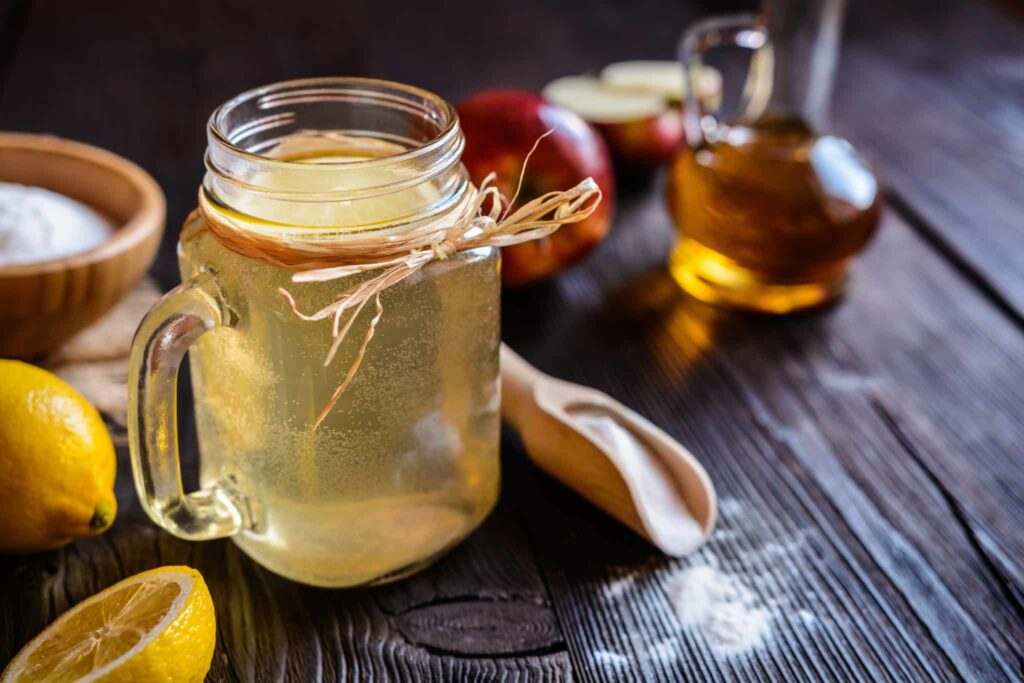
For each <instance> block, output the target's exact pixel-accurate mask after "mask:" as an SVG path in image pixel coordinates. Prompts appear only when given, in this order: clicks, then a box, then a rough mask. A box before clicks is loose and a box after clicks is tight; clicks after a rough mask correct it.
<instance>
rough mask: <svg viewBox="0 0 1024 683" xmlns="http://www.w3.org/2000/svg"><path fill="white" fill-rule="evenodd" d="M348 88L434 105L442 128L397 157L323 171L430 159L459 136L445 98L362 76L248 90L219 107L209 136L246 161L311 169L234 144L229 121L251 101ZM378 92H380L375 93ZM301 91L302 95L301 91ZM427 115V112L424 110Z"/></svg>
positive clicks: (289, 82) (337, 164) (376, 96)
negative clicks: (278, 95) (282, 95)
mask: <svg viewBox="0 0 1024 683" xmlns="http://www.w3.org/2000/svg"><path fill="white" fill-rule="evenodd" d="M345 86H349V87H351V88H353V89H357V90H361V91H362V92H363V93H364V98H365V99H368V100H372V99H380V100H389V99H390V100H392V101H394V102H396V103H397V102H398V97H396V96H391V97H389V96H387V95H385V94H384V93H385V91H389V90H390V91H395V92H396V93H399V94H401V95H405V96H406V98H407V103H408V102H412V101H413V100H412V98H421V99H422V100H424V101H426V102H429V103H431V104H432V105H433V106H434V108H435V110H436V111H437V112H438V113H439V114H442V115H443V116H444V121H443V126H441V130H440V132H439V133H437V134H436V135H435V136H434V137H433V138H431V139H429V140H427V141H425V142H422V143H420V144H417V145H415V146H413V147H410V148H409V149H407V150H405V151H402V152H398V153H396V154H388V155H384V156H380V157H374V158H371V159H360V160H354V161H352V160H349V161H338V162H326V163H319V164H317V165H318V166H321V167H323V168H324V169H331V168H338V167H342V166H344V167H346V168H352V169H358V168H369V167H374V166H380V165H384V164H395V163H403V162H411V161H414V160H416V159H418V158H420V157H423V156H427V155H429V154H432V153H434V152H436V151H437V150H438V148H440V147H444V146H445V145H446V144H449V143H450V142H451V140H452V138H454V137H457V136H458V135H459V117H458V114H457V113H456V111H455V107H453V106H452V105H451V104H450V103H449V102H448V101H447V100H445V99H444V98H443V97H441V96H439V95H437V94H435V93H432V92H430V91H429V90H425V89H423V88H419V87H417V86H414V85H407V84H405V83H399V82H397V81H389V80H385V79H378V78H364V77H359V76H325V77H316V78H297V79H292V80H287V81H278V82H275V83H270V84H268V85H263V86H259V87H257V88H252V89H250V90H246V91H244V92H242V93H240V94H238V95H235V96H234V97H232V98H231V99H229V100H227V101H226V102H224V103H223V104H221V105H220V106H218V107H217V108H216V109H215V110H214V111H213V114H211V115H210V118H209V120H208V122H207V126H206V128H207V133H208V135H209V138H210V141H211V142H216V143H217V144H218V145H220V146H222V147H224V148H225V150H226V151H228V152H230V153H232V154H237V155H239V156H241V157H242V158H244V159H247V160H249V161H251V162H258V163H260V164H265V165H269V166H280V167H283V168H294V167H295V166H298V165H304V166H307V167H308V164H301V162H299V161H296V160H288V159H280V158H275V157H272V156H267V155H264V154H260V153H258V152H253V151H251V150H249V149H246V148H245V147H243V146H241V145H239V144H236V143H235V142H233V141H232V139H231V137H230V133H228V132H226V131H225V124H226V118H227V117H228V115H229V114H231V112H233V111H234V110H235V109H237V108H238V107H239V106H241V105H243V104H246V103H248V102H251V101H252V100H254V99H256V100H262V99H265V98H268V97H269V98H273V97H274V95H275V94H278V93H286V92H292V91H296V90H298V89H306V88H325V89H331V88H333V89H337V88H343V87H345ZM374 89H377V92H375V91H374ZM299 92H302V91H301V90H299ZM280 103H281V101H280V100H279V99H272V100H271V101H270V102H268V103H266V104H257V106H259V107H260V108H261V109H263V108H270V107H271V106H278V105H279V104H280ZM424 113H426V110H424Z"/></svg>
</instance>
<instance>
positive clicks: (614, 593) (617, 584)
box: [601, 576, 636, 600]
mask: <svg viewBox="0 0 1024 683" xmlns="http://www.w3.org/2000/svg"><path fill="white" fill-rule="evenodd" d="M634 583H636V577H633V576H624V577H622V578H621V579H614V580H612V581H611V582H610V583H608V584H607V585H605V586H602V587H601V592H603V593H604V597H605V598H607V599H608V600H614V599H616V598H621V597H622V596H623V595H624V594H625V593H626V591H627V590H629V589H630V588H632V586H633V584H634Z"/></svg>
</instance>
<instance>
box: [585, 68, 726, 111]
mask: <svg viewBox="0 0 1024 683" xmlns="http://www.w3.org/2000/svg"><path fill="white" fill-rule="evenodd" d="M698 74H699V75H698V76H697V96H698V97H700V98H701V99H702V100H703V101H704V103H705V104H706V105H709V106H711V107H717V106H718V103H719V101H720V100H721V97H722V74H721V73H719V71H718V69H715V68H714V67H710V66H704V67H701V69H700V71H699V72H698ZM601 83H602V84H604V85H605V86H608V87H610V88H615V89H616V90H623V91H627V90H628V91H629V92H634V93H646V94H648V95H660V96H661V97H664V98H665V99H666V100H668V101H669V102H671V103H673V104H681V103H682V101H683V99H684V98H685V97H686V81H685V79H684V78H683V65H682V64H680V63H679V62H673V61H668V60H653V59H638V60H634V61H629V62H616V63H615V64H609V65H608V66H606V67H605V68H604V69H603V70H602V71H601Z"/></svg>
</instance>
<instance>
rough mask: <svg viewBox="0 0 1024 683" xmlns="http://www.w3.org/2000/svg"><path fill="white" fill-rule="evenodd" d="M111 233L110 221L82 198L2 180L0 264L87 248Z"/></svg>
mask: <svg viewBox="0 0 1024 683" xmlns="http://www.w3.org/2000/svg"><path fill="white" fill-rule="evenodd" d="M110 233H111V229H110V223H109V222H108V221H107V220H106V219H104V218H103V216H101V215H100V214H98V213H96V212H95V211H93V210H92V209H90V208H89V207H88V206H86V205H85V204H82V203H81V202H77V201H75V200H74V199H71V198H70V197H65V196H64V195H62V194H57V193H56V192H51V191H50V190H45V189H43V188H41V187H28V186H25V185H18V184H15V183H4V182H0V266H6V265H13V264H16V263H35V262H38V261H48V260H50V259H55V258H61V257H63V256H70V255H72V254H77V253H80V252H83V251H88V250H89V249H92V248H93V247H96V246H99V245H100V244H102V243H103V242H105V241H106V240H107V239H108V238H109V237H110Z"/></svg>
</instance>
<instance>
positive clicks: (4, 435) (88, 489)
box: [0, 360, 117, 553]
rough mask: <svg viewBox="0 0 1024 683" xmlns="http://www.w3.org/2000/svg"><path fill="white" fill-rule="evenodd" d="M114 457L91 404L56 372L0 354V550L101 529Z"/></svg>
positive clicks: (109, 505)
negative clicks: (3, 358)
mask: <svg viewBox="0 0 1024 683" xmlns="http://www.w3.org/2000/svg"><path fill="white" fill-rule="evenodd" d="M116 474H117V459H116V457H115V455H114V445H113V444H112V443H111V441H110V434H108V433H107V428H106V427H105V426H104V424H103V420H102V419H101V418H100V415H99V413H98V412H96V409H95V408H93V407H92V406H91V405H89V402H88V401H86V400H85V399H84V398H82V396H81V395H80V394H79V393H78V392H77V391H75V390H74V389H72V388H71V387H70V386H68V385H67V384H65V383H64V382H63V381H62V380H61V379H59V378H58V377H57V376H56V375H53V374H51V373H49V372H47V371H45V370H42V369H40V368H37V367H35V366H32V365H28V364H27V363H21V362H18V361H13V360H0V552H7V553H28V552H35V551H37V550H45V549H47V548H55V547H57V546H61V545H64V544H65V543H67V542H68V541H70V540H72V539H75V538H81V537H84V536H95V535H96V534H99V533H102V532H103V531H105V530H106V529H107V528H108V527H109V526H110V525H111V524H112V523H113V521H114V515H115V514H116V513H117V501H116V500H115V499H114V493H113V488H114V478H115V476H116Z"/></svg>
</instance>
